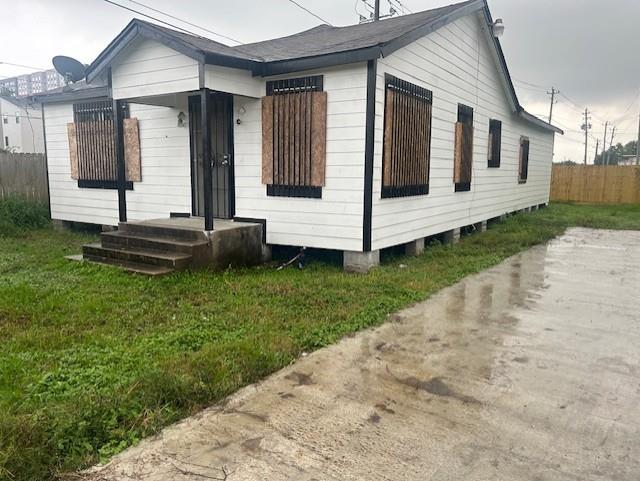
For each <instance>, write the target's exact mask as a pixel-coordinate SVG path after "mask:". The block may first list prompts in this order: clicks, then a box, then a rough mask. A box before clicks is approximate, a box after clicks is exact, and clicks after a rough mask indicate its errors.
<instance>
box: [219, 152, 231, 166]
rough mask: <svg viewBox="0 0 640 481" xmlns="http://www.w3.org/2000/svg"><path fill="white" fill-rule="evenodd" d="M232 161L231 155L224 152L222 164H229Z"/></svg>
mask: <svg viewBox="0 0 640 481" xmlns="http://www.w3.org/2000/svg"><path fill="white" fill-rule="evenodd" d="M230 161H231V156H230V155H229V154H224V155H223V156H222V162H221V164H222V165H229V163H230Z"/></svg>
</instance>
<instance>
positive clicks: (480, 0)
mask: <svg viewBox="0 0 640 481" xmlns="http://www.w3.org/2000/svg"><path fill="white" fill-rule="evenodd" d="M485 7H486V1H485V0H475V1H474V2H471V3H469V4H467V5H465V6H464V7H460V8H458V9H456V10H454V11H452V12H451V13H448V14H447V15H443V16H441V17H439V18H438V19H436V20H434V21H432V22H429V23H425V24H423V25H421V26H420V27H417V28H414V29H413V30H411V31H409V32H407V33H405V34H403V35H401V36H399V37H397V38H395V39H393V40H390V41H389V42H386V43H385V44H383V45H382V56H383V57H386V56H387V55H390V54H392V53H393V52H395V51H396V50H399V49H401V48H402V47H406V46H407V45H409V44H410V43H412V42H415V41H416V40H418V39H419V38H422V37H424V36H426V35H429V34H430V33H432V32H435V31H436V30H438V29H439V28H442V27H444V26H445V25H447V24H449V23H451V22H454V21H456V20H458V19H459V18H462V17H464V16H466V15H469V14H471V13H473V12H476V11H478V10H481V9H483V8H485Z"/></svg>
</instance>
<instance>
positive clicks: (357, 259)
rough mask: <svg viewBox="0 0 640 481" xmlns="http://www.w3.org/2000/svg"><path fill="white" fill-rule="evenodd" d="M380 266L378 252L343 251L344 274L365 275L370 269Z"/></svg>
mask: <svg viewBox="0 0 640 481" xmlns="http://www.w3.org/2000/svg"><path fill="white" fill-rule="evenodd" d="M379 265H380V251H379V250H377V251H369V252H356V251H344V256H343V267H344V270H345V272H357V273H360V274H366V273H367V272H369V270H371V268H372V267H377V266H379Z"/></svg>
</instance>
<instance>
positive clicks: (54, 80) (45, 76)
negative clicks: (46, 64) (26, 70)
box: [0, 69, 64, 97]
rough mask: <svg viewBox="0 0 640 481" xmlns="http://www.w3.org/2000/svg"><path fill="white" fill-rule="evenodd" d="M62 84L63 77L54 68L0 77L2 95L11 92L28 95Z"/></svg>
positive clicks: (22, 95) (23, 95)
mask: <svg viewBox="0 0 640 481" xmlns="http://www.w3.org/2000/svg"><path fill="white" fill-rule="evenodd" d="M63 85H64V77H63V76H62V75H60V74H59V73H58V72H56V71H55V70H54V69H51V70H45V71H43V72H34V73H30V74H25V75H18V76H16V77H11V78H6V79H1V80H0V93H2V94H4V95H6V94H8V93H11V94H13V96H15V97H28V96H30V95H35V94H39V93H42V92H47V91H49V90H55V89H57V88H59V87H62V86H63Z"/></svg>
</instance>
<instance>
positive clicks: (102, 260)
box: [67, 255, 175, 276]
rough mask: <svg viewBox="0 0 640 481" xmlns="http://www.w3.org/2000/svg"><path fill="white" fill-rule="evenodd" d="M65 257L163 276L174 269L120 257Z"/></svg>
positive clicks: (148, 274)
mask: <svg viewBox="0 0 640 481" xmlns="http://www.w3.org/2000/svg"><path fill="white" fill-rule="evenodd" d="M67 259H70V260H74V261H82V262H90V263H92V264H100V265H104V266H112V267H119V268H120V269H123V270H125V271H127V272H131V273H134V274H144V275H146V276H163V275H167V274H171V273H173V272H175V269H172V268H170V267H164V266H156V265H153V264H140V263H138V262H131V261H125V260H122V259H113V258H107V257H99V256H89V257H83V256H81V255H80V256H67Z"/></svg>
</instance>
